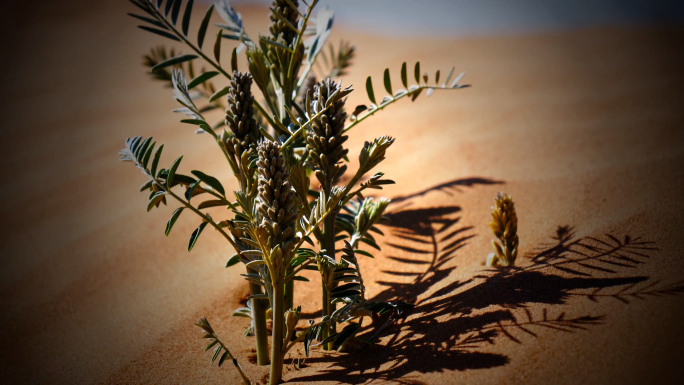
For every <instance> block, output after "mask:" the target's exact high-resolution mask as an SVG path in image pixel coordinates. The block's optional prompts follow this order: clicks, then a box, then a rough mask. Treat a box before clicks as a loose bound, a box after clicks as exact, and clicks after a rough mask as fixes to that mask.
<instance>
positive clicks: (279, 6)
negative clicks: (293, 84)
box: [263, 0, 304, 87]
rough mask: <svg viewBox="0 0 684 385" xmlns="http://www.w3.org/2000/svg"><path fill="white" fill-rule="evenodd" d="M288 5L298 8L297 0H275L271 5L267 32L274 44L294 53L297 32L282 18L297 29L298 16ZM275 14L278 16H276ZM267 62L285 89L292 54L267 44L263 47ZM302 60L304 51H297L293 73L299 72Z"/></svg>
mask: <svg viewBox="0 0 684 385" xmlns="http://www.w3.org/2000/svg"><path fill="white" fill-rule="evenodd" d="M288 2H289V3H292V5H294V6H295V7H298V6H299V1H298V0H289V1H288V0H275V1H273V3H272V5H271V13H270V14H269V17H270V19H271V25H270V26H269V28H268V29H269V32H271V37H270V39H272V40H273V41H275V42H278V43H280V44H283V45H285V46H286V47H289V48H290V49H292V50H293V51H294V48H295V42H296V39H297V31H295V30H294V29H292V27H290V26H289V25H288V24H286V23H285V22H284V21H283V20H282V19H281V17H280V16H282V18H284V19H286V20H287V21H288V22H289V23H290V24H291V25H293V26H295V27H297V25H298V19H299V14H298V13H297V10H296V9H295V8H292V6H290V4H288ZM276 13H277V14H278V15H280V16H278V15H276ZM263 49H264V51H265V52H266V54H267V56H268V59H269V61H270V62H271V63H272V66H271V70H272V71H273V72H274V74H275V76H276V78H277V79H278V80H279V81H280V84H281V85H282V86H283V87H285V82H286V80H287V79H285V78H286V77H287V76H286V75H287V71H288V69H289V67H290V61H291V60H293V58H292V52H291V51H287V50H286V49H284V48H281V47H276V46H274V45H271V44H268V45H264V46H263ZM303 59H304V50H301V49H300V50H298V52H297V56H296V57H295V58H294V60H295V63H294V67H293V70H294V71H293V73H295V74H296V73H298V72H299V67H300V66H301V64H302V60H303Z"/></svg>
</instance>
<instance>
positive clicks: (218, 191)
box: [120, 0, 466, 384]
mask: <svg viewBox="0 0 684 385" xmlns="http://www.w3.org/2000/svg"><path fill="white" fill-rule="evenodd" d="M131 1H132V3H133V4H135V5H136V6H137V7H138V8H139V9H140V10H142V14H140V15H139V14H131V16H133V17H135V18H136V19H139V20H141V21H142V22H143V24H142V25H140V28H141V29H144V30H146V31H148V32H152V33H154V34H156V35H159V36H162V37H164V38H167V39H170V40H172V41H175V42H179V43H182V44H183V45H184V46H185V47H186V48H188V49H190V50H191V51H192V52H193V53H191V54H181V53H179V52H176V51H174V50H172V49H166V48H164V47H158V48H156V49H153V50H152V51H151V52H150V53H149V54H148V55H147V56H145V60H144V64H145V65H146V66H148V67H150V70H151V74H152V76H153V77H154V78H155V79H157V80H161V81H165V82H166V83H167V84H168V85H170V86H171V87H172V88H173V92H174V96H175V99H176V101H177V102H178V103H179V104H180V108H178V109H176V110H174V111H175V112H179V113H182V114H185V115H187V117H186V118H185V119H182V120H181V122H182V123H185V124H189V125H193V126H196V131H195V133H198V134H206V136H209V137H211V138H212V140H213V141H214V142H215V143H216V144H217V146H218V148H219V149H220V150H221V152H222V154H223V157H224V158H225V159H226V162H227V163H228V165H229V167H230V169H231V171H232V173H233V175H234V176H235V179H236V181H237V186H238V189H237V190H236V191H234V192H233V194H232V196H231V195H230V194H227V193H226V190H225V188H224V187H223V184H222V183H221V182H220V181H219V180H218V179H217V178H215V177H213V176H210V175H207V174H206V173H204V172H202V171H199V170H193V171H191V173H190V174H191V175H186V174H181V173H180V172H179V166H180V163H181V161H182V156H181V157H179V158H177V159H176V160H175V161H174V162H173V163H172V164H171V166H170V167H169V168H168V169H167V168H161V167H159V164H160V159H161V155H162V151H163V145H160V146H157V145H156V142H153V139H152V138H146V139H143V138H142V137H135V138H129V139H127V140H126V146H125V148H124V149H123V150H122V151H121V152H120V155H121V160H124V161H131V162H133V163H134V164H135V165H136V166H137V167H138V168H140V169H141V170H142V171H143V173H144V174H145V175H146V176H147V178H148V181H147V182H146V183H145V184H143V186H142V188H141V191H144V190H148V191H149V200H148V205H147V209H148V211H149V210H151V209H152V208H153V207H159V206H160V204H162V203H163V204H167V200H174V201H177V202H178V203H180V207H178V208H177V209H176V210H175V211H174V212H173V214H172V215H171V218H170V219H169V221H168V223H167V225H166V235H167V236H168V234H169V233H170V231H171V230H172V228H173V226H174V224H175V222H176V221H177V219H178V218H179V216H180V215H181V214H182V213H183V212H188V211H189V212H193V213H194V214H196V215H197V216H199V217H200V219H201V222H200V224H199V226H198V227H197V229H196V230H195V231H194V232H193V233H192V234H191V236H190V241H189V245H188V250H192V248H193V246H194V245H195V243H196V242H197V240H198V238H199V237H200V235H201V234H202V232H203V230H204V229H205V227H206V226H207V225H210V226H211V227H213V228H214V229H215V230H216V231H217V232H218V233H219V234H220V235H221V236H223V237H224V238H225V239H226V241H227V242H228V243H229V244H230V245H231V246H232V247H233V248H234V249H235V251H236V254H235V255H233V256H232V257H231V258H230V259H229V260H228V262H227V264H226V267H230V266H233V265H236V264H238V263H240V262H242V263H243V264H244V265H245V268H246V270H245V274H242V275H243V276H244V277H245V279H246V280H247V281H248V282H249V287H250V296H249V302H248V307H247V308H242V309H237V310H236V311H235V312H234V313H233V315H235V316H244V317H248V318H250V319H251V321H252V324H251V326H250V327H249V328H248V329H247V331H246V334H248V335H249V334H251V333H253V334H254V335H255V345H256V351H257V363H258V364H259V365H267V364H269V363H270V364H271V376H270V383H271V384H276V383H279V382H280V381H281V378H282V365H283V357H284V355H285V354H286V353H287V352H288V351H289V350H290V349H292V347H294V346H295V344H297V343H300V342H303V344H304V348H305V351H306V354H307V355H308V354H309V350H310V348H311V347H313V346H321V347H322V348H323V349H341V348H343V347H344V346H345V343H346V342H347V341H348V340H349V339H351V338H356V339H358V340H360V341H364V342H367V343H372V341H370V340H368V339H367V338H364V337H363V336H358V337H357V334H358V333H359V332H361V331H362V330H363V329H364V325H363V320H364V317H367V316H370V315H372V314H384V313H387V312H397V313H401V312H402V309H404V308H405V307H406V306H410V305H409V304H406V303H403V302H398V303H393V302H377V301H369V300H367V299H366V297H365V288H364V281H363V277H362V274H361V266H360V264H359V262H358V260H357V258H356V256H357V255H359V254H360V255H364V256H368V257H371V258H372V257H373V255H372V254H371V253H369V252H368V251H365V250H362V249H361V248H360V247H361V244H362V243H363V244H365V245H367V246H370V247H372V248H375V249H378V250H379V249H380V247H379V246H378V244H377V243H376V241H375V238H374V236H373V235H372V233H378V234H382V232H381V231H380V229H379V228H378V227H376V225H378V224H380V223H382V222H383V221H385V220H386V218H385V217H383V213H384V212H385V210H386V208H387V206H388V204H389V200H387V199H384V198H370V197H364V193H365V191H366V190H368V189H382V186H383V185H386V184H391V183H394V182H393V181H391V180H388V179H384V174H383V173H382V172H376V173H375V174H373V175H370V176H369V174H370V173H371V171H372V170H373V169H374V168H375V167H376V166H377V165H378V164H379V163H380V162H382V161H383V160H384V159H385V154H386V151H387V149H388V148H389V147H390V146H391V145H392V143H393V142H394V139H393V138H391V137H388V136H382V137H380V138H377V139H374V140H373V141H370V142H366V143H365V145H364V146H363V148H362V149H361V152H360V154H359V169H358V170H357V171H356V172H355V173H354V174H353V176H352V177H351V179H350V180H349V181H348V182H347V183H346V184H341V183H340V180H341V177H342V176H343V175H344V174H345V172H346V171H347V168H348V166H347V162H348V156H347V155H348V152H349V150H348V149H347V148H345V147H344V144H345V141H346V140H347V136H346V135H345V134H346V133H347V132H348V131H349V130H350V129H352V128H353V127H354V126H356V125H357V124H359V123H361V122H362V121H364V120H365V119H367V118H369V117H371V116H373V115H374V114H375V113H377V112H378V111H380V110H383V109H384V108H385V107H387V106H389V105H390V104H393V103H395V102H397V101H398V100H400V99H402V98H404V97H407V96H409V97H411V99H412V100H415V99H416V98H417V97H418V96H419V95H420V94H421V93H422V91H423V90H427V93H428V94H430V93H432V92H433V91H434V90H445V89H458V88H463V87H466V86H465V85H460V84H459V82H460V80H461V78H462V77H463V74H461V75H459V76H457V77H456V78H455V79H454V81H453V82H451V78H452V75H453V69H452V70H451V71H450V72H449V74H448V76H447V77H446V81H445V82H444V83H443V84H441V85H439V84H438V83H439V80H440V72H439V71H437V73H436V74H435V83H434V85H428V75H427V74H422V75H421V72H420V63H416V65H415V67H414V72H415V79H416V82H417V84H414V85H411V86H409V85H408V74H407V65H406V63H403V65H402V66H401V83H402V84H403V86H404V88H403V89H400V90H397V91H396V92H393V88H392V83H391V79H390V73H389V69H386V70H385V72H384V76H383V83H384V87H385V90H386V91H387V92H388V94H389V95H387V96H385V97H384V98H383V99H382V100H381V101H380V103H377V102H376V98H375V92H374V90H373V84H372V79H371V77H370V76H369V77H368V78H367V81H366V92H367V93H368V98H369V100H370V104H369V105H368V106H366V105H360V106H357V107H356V108H355V109H354V110H353V111H352V112H351V113H350V114H349V117H348V114H347V109H346V106H345V102H346V96H347V95H349V93H351V92H352V91H353V90H352V88H351V87H349V86H348V87H346V88H343V87H342V86H341V85H340V83H339V82H338V81H335V80H333V79H332V78H334V77H335V78H336V77H338V76H341V75H342V74H344V73H345V72H346V71H347V69H348V68H349V66H350V64H351V61H352V59H353V57H354V48H353V47H352V46H350V45H349V44H348V43H344V42H343V43H340V45H339V48H338V49H337V51H335V49H334V48H333V47H332V45H328V47H329V50H328V53H327V54H326V53H324V50H323V48H324V47H325V45H326V43H327V39H328V36H329V34H330V29H331V27H332V22H333V17H332V12H330V11H329V10H327V9H324V10H321V11H319V12H318V14H317V17H316V19H315V23H314V22H313V19H312V18H311V15H312V11H313V10H314V7H315V6H316V4H317V2H318V1H317V0H311V2H310V3H305V2H304V1H302V3H303V4H304V7H300V6H299V2H298V1H297V0H275V1H274V2H273V5H272V7H271V8H270V15H269V16H270V19H271V26H270V28H269V32H270V34H269V35H263V36H259V37H258V39H256V40H252V39H251V38H250V37H249V36H248V34H247V33H246V31H245V29H244V27H243V24H242V17H241V15H240V14H239V13H237V12H236V11H235V10H234V9H233V7H232V6H230V4H229V3H228V2H227V1H223V2H221V3H216V4H214V5H211V6H210V7H209V9H208V10H207V11H206V13H205V14H204V17H203V19H202V22H201V24H200V26H199V29H198V31H197V36H196V39H191V37H190V36H189V27H190V20H191V13H192V10H193V1H192V0H188V1H187V2H186V3H185V6H184V7H183V5H182V0H167V1H166V2H164V1H163V0H131ZM181 8H183V10H182V9H181ZM300 8H301V9H300ZM181 11H182V12H181ZM214 11H217V12H218V13H219V15H220V16H221V18H222V21H223V22H222V23H217V24H216V26H218V30H217V31H216V32H215V33H212V34H210V35H207V32H208V29H209V26H210V24H211V19H212V16H213V14H214ZM181 16H182V17H181ZM179 20H180V22H179ZM212 35H213V36H215V38H214V42H213V44H212V45H211V49H210V50H209V52H208V53H207V51H206V50H205V48H207V45H206V44H205V40H206V38H207V36H212ZM226 39H227V40H233V41H235V42H236V43H237V47H235V48H233V50H232V53H231V60H230V68H231V70H230V71H228V70H227V69H226V68H225V67H224V64H222V63H221V59H222V54H221V49H222V46H223V41H224V40H226ZM242 51H244V52H245V54H246V56H247V60H248V63H249V72H239V71H238V68H237V55H238V54H239V53H241V52H242ZM319 57H320V58H321V59H322V61H323V63H318V62H317V59H318V58H319ZM200 61H201V62H204V63H205V64H206V65H209V66H210V67H211V69H210V70H205V69H204V68H202V69H201V70H200V71H196V68H197V67H196V66H197V63H198V62H200ZM317 63H318V64H317ZM314 67H315V68H316V69H314ZM186 76H187V77H186ZM421 77H422V81H421ZM188 78H189V79H190V80H189V81H188ZM217 79H222V80H223V81H227V82H228V84H227V85H225V86H216V85H215V84H214V81H215V80H217ZM316 79H320V81H316ZM219 82H220V81H219ZM217 83H218V82H217ZM253 85H256V87H257V88H258V90H259V94H258V95H257V97H255V94H254V89H253V87H252V86H253ZM257 98H258V99H257ZM217 109H225V111H226V113H225V117H224V119H221V120H220V121H218V122H215V123H210V122H208V121H207V116H209V115H210V112H211V111H212V110H217ZM312 176H314V177H315V180H316V181H317V183H318V184H319V185H320V188H319V187H318V186H315V185H312V183H311V177H312ZM179 188H180V190H179ZM197 196H201V197H205V198H207V199H204V200H202V201H201V202H199V203H198V200H200V198H199V197H198V198H195V197H197ZM213 207H223V208H228V209H229V210H230V211H229V212H230V213H231V214H230V215H229V216H228V217H227V218H220V219H217V220H215V219H214V218H213V217H212V216H211V215H210V214H209V213H207V212H203V210H205V209H209V208H213ZM340 242H343V244H344V246H343V247H342V248H341V249H337V244H338V243H340ZM304 244H307V247H304ZM338 255H339V257H338ZM303 270H316V271H319V273H320V275H321V280H322V286H321V292H322V298H323V316H322V318H321V319H320V320H319V321H318V322H315V321H314V320H310V321H309V324H308V326H307V327H306V328H305V329H303V330H301V331H299V332H297V330H296V326H297V323H298V322H299V318H300V307H295V306H294V304H293V294H294V289H295V282H301V281H308V280H307V279H306V278H305V277H303V276H300V275H299V273H300V272H302V271H303ZM269 317H270V318H272V338H271V349H270V355H269V347H268V329H267V322H266V320H267V318H269ZM337 325H343V327H342V329H341V330H340V331H339V332H338V331H337ZM198 326H200V327H201V328H202V329H203V330H204V332H205V335H204V338H208V339H209V340H210V341H211V342H210V344H209V345H208V346H207V349H209V348H212V347H215V352H214V357H213V360H216V358H217V357H219V355H220V353H221V351H223V352H224V353H223V355H221V358H220V359H219V366H220V365H221V364H222V363H223V361H224V360H225V359H226V358H231V359H232V360H233V362H234V364H235V367H236V368H237V369H238V370H239V371H240V375H241V376H242V377H243V379H245V382H248V380H247V379H246V377H245V375H244V373H243V372H242V370H241V369H240V367H239V365H238V364H237V360H235V358H234V357H233V356H232V355H231V354H230V353H229V351H228V349H227V347H226V346H225V345H224V344H223V343H222V342H221V341H220V340H219V338H218V336H217V335H216V334H215V333H214V331H213V329H211V326H209V323H208V321H207V320H206V319H201V320H200V322H199V323H198Z"/></svg>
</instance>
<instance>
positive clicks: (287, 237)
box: [257, 140, 297, 259]
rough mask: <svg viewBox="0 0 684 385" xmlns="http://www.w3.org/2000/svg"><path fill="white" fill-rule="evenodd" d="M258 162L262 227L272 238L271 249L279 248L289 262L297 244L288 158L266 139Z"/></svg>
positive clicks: (258, 148)
mask: <svg viewBox="0 0 684 385" xmlns="http://www.w3.org/2000/svg"><path fill="white" fill-rule="evenodd" d="M257 151H258V154H259V160H258V161H257V169H258V173H259V182H258V191H259V204H258V206H257V209H258V210H259V213H260V214H261V224H260V225H259V227H261V228H263V229H264V230H265V232H266V234H267V236H268V238H269V239H270V241H269V246H270V247H275V246H276V245H280V250H281V251H282V255H283V257H284V259H287V258H288V256H289V252H290V251H291V250H292V247H293V246H294V243H295V242H296V241H297V238H296V236H295V226H296V222H297V210H296V208H295V199H296V198H295V195H294V192H293V191H292V187H291V185H290V181H289V180H288V178H289V176H290V174H289V172H288V169H287V165H286V164H285V159H284V158H283V156H282V155H281V154H280V144H279V143H277V142H272V141H270V140H264V141H263V142H262V143H260V144H259V146H258V147H257Z"/></svg>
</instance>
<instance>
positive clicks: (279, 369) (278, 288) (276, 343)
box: [268, 277, 285, 385]
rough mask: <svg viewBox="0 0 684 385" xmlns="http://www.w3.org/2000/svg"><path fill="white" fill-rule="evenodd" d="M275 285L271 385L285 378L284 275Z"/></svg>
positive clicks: (269, 381)
mask: <svg viewBox="0 0 684 385" xmlns="http://www.w3.org/2000/svg"><path fill="white" fill-rule="evenodd" d="M274 283H275V285H274V287H273V337H272V338H271V375H270V378H269V380H268V383H269V385H276V384H280V382H281V381H282V378H283V358H284V354H283V338H284V335H283V331H284V326H285V325H284V324H285V309H284V308H283V307H284V305H285V304H284V301H283V297H284V294H285V293H284V291H285V290H284V286H283V280H282V277H281V278H280V279H279V280H278V282H274Z"/></svg>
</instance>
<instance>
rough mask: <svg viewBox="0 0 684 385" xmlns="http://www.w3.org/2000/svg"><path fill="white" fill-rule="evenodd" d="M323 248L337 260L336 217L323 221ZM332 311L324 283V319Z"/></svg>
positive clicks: (328, 329)
mask: <svg viewBox="0 0 684 385" xmlns="http://www.w3.org/2000/svg"><path fill="white" fill-rule="evenodd" d="M326 196H329V193H327V192H326ZM321 248H322V249H325V250H326V252H327V254H328V256H329V257H331V258H332V259H333V260H334V259H335V215H328V216H327V217H325V220H324V221H323V241H322V242H321ZM331 310H332V306H331V304H330V296H329V293H328V287H327V286H326V282H323V317H325V316H330V314H331ZM332 324H333V323H332V322H331V323H330V325H331V326H330V327H328V328H323V336H322V339H325V338H327V337H328V335H329V333H330V331H332V330H333V327H332ZM331 346H332V345H331V344H328V343H326V344H325V345H323V349H324V350H330V348H331Z"/></svg>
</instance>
